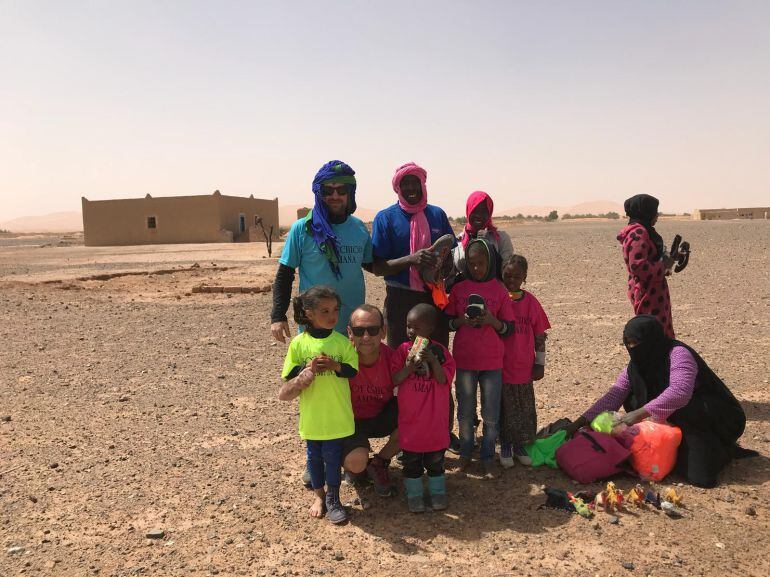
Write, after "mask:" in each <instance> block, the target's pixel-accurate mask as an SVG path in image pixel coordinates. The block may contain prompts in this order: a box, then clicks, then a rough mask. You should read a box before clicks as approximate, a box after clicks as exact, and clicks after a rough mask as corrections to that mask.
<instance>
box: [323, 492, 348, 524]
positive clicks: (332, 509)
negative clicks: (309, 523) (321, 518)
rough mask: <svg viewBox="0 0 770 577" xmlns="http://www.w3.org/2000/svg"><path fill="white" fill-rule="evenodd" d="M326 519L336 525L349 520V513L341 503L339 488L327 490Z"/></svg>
mask: <svg viewBox="0 0 770 577" xmlns="http://www.w3.org/2000/svg"><path fill="white" fill-rule="evenodd" d="M326 518H327V519H329V521H331V522H332V523H334V524H335V525H339V524H340V523H344V522H345V521H347V520H348V512H347V511H346V510H345V507H343V506H342V503H341V502H340V490H339V487H329V488H328V489H327V490H326Z"/></svg>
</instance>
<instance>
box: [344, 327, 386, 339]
mask: <svg viewBox="0 0 770 577" xmlns="http://www.w3.org/2000/svg"><path fill="white" fill-rule="evenodd" d="M380 329H382V325H374V326H371V327H350V332H351V333H353V334H354V335H355V336H357V337H362V336H364V333H369V336H370V337H376V336H377V335H378V334H380Z"/></svg>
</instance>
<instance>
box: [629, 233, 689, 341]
mask: <svg viewBox="0 0 770 577" xmlns="http://www.w3.org/2000/svg"><path fill="white" fill-rule="evenodd" d="M618 240H619V241H620V244H621V245H623V260H625V261H626V267H627V268H628V300H630V301H631V304H632V305H633V307H634V314H637V315H644V314H646V315H654V316H656V317H657V318H658V320H659V321H660V322H661V324H662V325H663V331H664V332H665V333H666V336H667V337H669V338H672V339H673V338H675V337H674V325H673V323H672V321H671V297H670V295H669V292H668V283H667V282H666V275H665V268H664V266H663V259H662V258H661V256H662V255H661V256H658V255H657V249H656V248H655V245H654V244H653V242H652V240H650V235H649V234H648V233H647V230H646V229H645V228H644V227H643V226H642V225H641V224H639V223H634V224H629V225H628V226H626V227H625V228H624V229H623V230H621V231H620V234H618Z"/></svg>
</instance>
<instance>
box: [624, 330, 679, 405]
mask: <svg viewBox="0 0 770 577" xmlns="http://www.w3.org/2000/svg"><path fill="white" fill-rule="evenodd" d="M629 341H634V342H636V343H637V344H636V346H634V347H629V346H628V342H629ZM623 343H624V344H625V345H626V350H628V355H629V356H630V357H631V362H630V363H628V380H629V381H630V383H631V390H632V392H633V395H634V397H635V398H636V401H637V403H638V404H639V406H643V405H645V404H647V403H648V402H650V401H651V400H653V399H654V398H655V397H657V396H658V395H660V393H662V392H663V391H664V390H665V389H666V387H668V381H669V369H670V367H669V364H670V363H669V353H670V352H671V348H672V347H673V346H674V341H673V340H672V339H670V338H668V337H667V336H666V335H665V333H664V332H663V325H662V324H660V321H659V320H658V319H657V318H656V317H654V316H653V315H638V316H635V317H634V318H632V319H631V320H630V321H628V322H627V323H626V327H625V328H624V329H623Z"/></svg>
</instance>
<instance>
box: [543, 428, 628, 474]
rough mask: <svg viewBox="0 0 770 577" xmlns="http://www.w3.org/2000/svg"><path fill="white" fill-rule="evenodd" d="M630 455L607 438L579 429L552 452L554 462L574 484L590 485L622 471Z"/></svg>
mask: <svg viewBox="0 0 770 577" xmlns="http://www.w3.org/2000/svg"><path fill="white" fill-rule="evenodd" d="M630 455H631V452H630V451H629V450H628V449H626V448H625V447H624V446H623V445H621V444H620V443H619V442H618V441H617V439H615V438H614V437H612V436H611V435H608V434H606V433H598V432H596V431H592V430H591V429H581V430H579V431H578V432H577V433H575V436H574V437H572V439H571V440H569V441H567V442H566V443H564V444H563V445H562V446H561V447H559V448H558V449H557V450H556V462H557V463H558V464H559V467H561V469H562V470H563V471H564V472H565V473H567V475H569V476H570V478H572V479H574V480H575V481H577V482H578V483H593V482H594V481H596V480H598V479H605V478H607V477H611V476H613V475H616V474H618V473H622V472H625V471H626V470H627V467H626V461H628V458H629V456H630Z"/></svg>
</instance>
